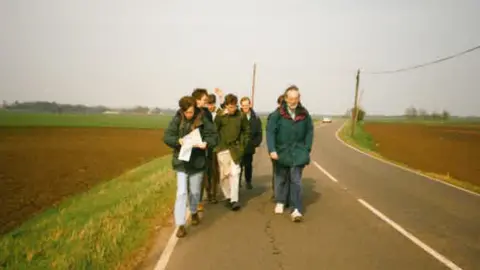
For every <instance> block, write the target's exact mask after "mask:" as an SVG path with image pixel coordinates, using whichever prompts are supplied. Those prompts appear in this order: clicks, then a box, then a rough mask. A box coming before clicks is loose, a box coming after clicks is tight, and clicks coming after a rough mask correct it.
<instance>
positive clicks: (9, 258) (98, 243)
mask: <svg viewBox="0 0 480 270" xmlns="http://www.w3.org/2000/svg"><path fill="white" fill-rule="evenodd" d="M170 162H171V156H165V157H162V158H159V159H156V160H153V161H151V162H149V163H147V164H145V165H143V166H141V167H138V168H137V169H134V170H132V171H130V172H128V173H125V174H124V175H122V176H120V177H118V178H116V179H113V180H111V181H108V182H106V183H103V184H100V185H98V186H95V187H94V188H92V189H91V190H89V191H87V192H86V193H82V194H78V195H76V196H73V197H70V198H68V199H66V200H65V201H64V202H62V203H61V204H59V205H58V206H56V207H53V208H51V209H49V210H47V211H45V212H43V213H41V214H39V215H37V216H36V217H33V218H32V219H31V220H29V221H27V222H26V223H24V224H23V225H22V226H20V227H19V228H17V229H15V230H13V231H12V232H10V233H7V234H5V235H3V236H1V237H0V268H4V269H112V268H117V267H119V266H120V265H122V263H123V261H124V260H125V258H126V257H127V256H129V254H131V253H132V252H134V251H135V250H136V249H138V248H140V247H142V246H143V245H144V244H145V243H146V241H147V240H148V237H149V232H150V231H151V227H152V219H154V218H155V217H159V215H161V216H165V217H166V216H168V215H169V214H170V213H171V206H172V204H173V202H174V200H175V187H176V184H175V175H174V173H173V171H172V170H171V167H170Z"/></svg>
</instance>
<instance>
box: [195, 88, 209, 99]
mask: <svg viewBox="0 0 480 270" xmlns="http://www.w3.org/2000/svg"><path fill="white" fill-rule="evenodd" d="M205 95H206V96H208V91H207V89H205V88H196V89H195V90H193V92H192V97H193V98H194V99H195V100H200V99H202V97H203V96H205Z"/></svg>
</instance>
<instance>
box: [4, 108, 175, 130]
mask: <svg viewBox="0 0 480 270" xmlns="http://www.w3.org/2000/svg"><path fill="white" fill-rule="evenodd" d="M171 118H172V116H164V115H128V114H52V113H20V112H5V111H4V112H2V111H0V126H2V127H118V128H145V129H156V128H165V127H166V126H167V125H168V122H169V121H170V119H171Z"/></svg>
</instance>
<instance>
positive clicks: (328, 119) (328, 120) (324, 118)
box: [322, 117, 332, 123]
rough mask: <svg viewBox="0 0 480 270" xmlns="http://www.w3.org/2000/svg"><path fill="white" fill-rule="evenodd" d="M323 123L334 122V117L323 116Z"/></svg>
mask: <svg viewBox="0 0 480 270" xmlns="http://www.w3.org/2000/svg"><path fill="white" fill-rule="evenodd" d="M322 123H332V118H330V117H323V119H322Z"/></svg>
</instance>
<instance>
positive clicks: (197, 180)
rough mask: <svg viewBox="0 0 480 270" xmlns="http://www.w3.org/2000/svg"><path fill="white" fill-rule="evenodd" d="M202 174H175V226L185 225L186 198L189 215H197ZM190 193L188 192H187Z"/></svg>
mask: <svg viewBox="0 0 480 270" xmlns="http://www.w3.org/2000/svg"><path fill="white" fill-rule="evenodd" d="M202 179H203V172H199V173H196V174H187V173H185V172H177V199H176V200H175V211H174V215H175V224H176V225H177V226H180V225H185V223H186V215H187V198H188V204H189V206H190V213H192V214H194V213H197V206H198V203H199V201H200V190H201V188H202ZM189 191H190V192H189Z"/></svg>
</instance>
